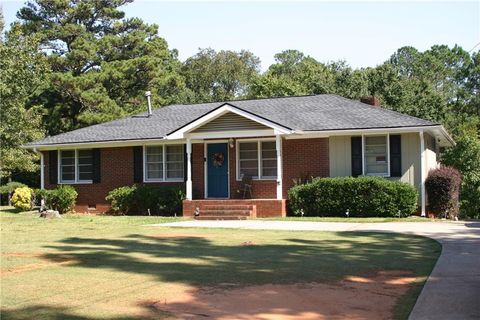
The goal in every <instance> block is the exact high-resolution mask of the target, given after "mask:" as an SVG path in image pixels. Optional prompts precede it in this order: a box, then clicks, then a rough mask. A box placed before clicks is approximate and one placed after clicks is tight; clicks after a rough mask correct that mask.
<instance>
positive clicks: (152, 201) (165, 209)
mask: <svg viewBox="0 0 480 320" xmlns="http://www.w3.org/2000/svg"><path fill="white" fill-rule="evenodd" d="M105 199H106V200H107V201H109V202H110V205H111V212H112V213H114V214H126V215H146V214H148V213H149V212H148V211H149V210H150V214H151V215H168V216H173V215H175V214H177V215H180V214H181V212H182V201H183V199H185V192H184V191H183V188H180V187H174V186H161V187H152V186H137V185H133V186H125V187H120V188H116V189H114V190H112V191H110V192H109V193H108V195H107V197H106V198H105Z"/></svg>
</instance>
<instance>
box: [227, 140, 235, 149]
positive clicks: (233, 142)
mask: <svg viewBox="0 0 480 320" xmlns="http://www.w3.org/2000/svg"><path fill="white" fill-rule="evenodd" d="M228 145H229V146H230V148H231V149H233V147H234V146H235V141H234V140H233V138H230V139H228Z"/></svg>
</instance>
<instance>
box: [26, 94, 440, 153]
mask: <svg viewBox="0 0 480 320" xmlns="http://www.w3.org/2000/svg"><path fill="white" fill-rule="evenodd" d="M224 103H225V102H214V103H200V104H190V105H169V106H166V107H163V108H159V109H156V110H154V111H153V115H152V116H151V117H146V113H142V114H139V115H135V116H130V117H127V118H123V119H119V120H115V121H110V122H106V123H102V124H97V125H93V126H89V127H86V128H82V129H77V130H73V131H71V132H67V133H63V134H59V135H56V136H51V137H47V138H45V139H43V140H39V141H35V142H31V143H29V144H27V146H29V145H30V146H31V145H37V146H38V145H54V144H65V143H67V144H69V143H81V142H82V143H85V142H102V141H125V140H140V139H159V138H163V137H164V136H165V135H167V134H169V133H171V132H172V131H174V130H176V129H178V128H180V127H182V126H184V125H186V124H188V123H189V122H191V121H193V120H196V119H197V118H199V117H201V116H203V115H204V114H206V113H207V112H209V111H212V110H213V109H215V108H217V107H220V106H221V105H223V104H224ZM228 103H229V104H230V105H233V106H236V107H238V108H241V109H243V110H245V111H248V112H251V113H254V114H256V115H258V116H260V117H263V118H266V119H268V120H270V121H273V122H276V123H277V124H280V125H282V126H284V127H287V128H289V129H292V130H302V131H326V130H346V129H371V128H398V127H413V126H432V125H436V124H435V123H432V122H430V121H427V120H423V119H419V118H415V117H411V116H408V115H405V114H401V113H398V112H394V111H391V110H386V109H383V108H378V107H373V106H370V105H368V104H364V103H361V102H359V101H355V100H350V99H346V98H343V97H340V96H336V95H332V94H322V95H314V96H301V97H284V98H270V99H257V100H238V101H229V102H228Z"/></svg>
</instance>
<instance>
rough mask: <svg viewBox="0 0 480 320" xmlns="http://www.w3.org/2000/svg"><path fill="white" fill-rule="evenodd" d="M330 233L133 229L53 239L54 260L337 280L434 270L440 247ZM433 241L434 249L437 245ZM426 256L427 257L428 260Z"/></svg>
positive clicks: (195, 274) (281, 279) (180, 272)
mask: <svg viewBox="0 0 480 320" xmlns="http://www.w3.org/2000/svg"><path fill="white" fill-rule="evenodd" d="M337 235H338V236H340V237H341V238H340V239H339V238H336V239H330V240H305V239H297V238H292V239H286V240H284V239H282V240H283V241H286V243H285V242H284V243H280V244H272V243H269V244H253V245H242V243H238V244H227V245H225V244H221V243H218V242H215V241H212V240H210V239H207V238H201V237H179V238H174V237H169V238H161V237H155V236H145V235H138V234H132V235H129V236H126V237H124V238H121V239H90V238H67V239H64V240H63V241H62V243H61V244H60V245H56V246H49V248H53V249H55V250H56V251H57V252H58V253H51V254H46V255H44V256H43V258H45V259H48V260H50V261H59V259H60V260H63V261H65V260H71V261H72V264H69V267H71V266H80V267H86V268H96V269H98V268H106V269H114V270H118V271H122V272H131V273H133V274H147V275H152V276H155V277H157V278H158V280H160V281H169V282H181V283H187V284H192V285H219V284H224V283H236V284H245V285H248V284H266V283H298V282H310V281H325V280H338V279H341V278H343V277H344V276H345V275H362V274H365V273H367V272H371V271H372V270H378V269H397V270H400V269H403V270H405V269H409V270H412V271H414V272H415V274H416V276H428V274H429V273H430V271H431V269H432V267H433V264H434V263H435V261H436V258H437V257H438V255H439V252H440V246H438V245H437V244H436V243H435V244H432V242H433V240H430V239H426V238H421V237H411V236H404V235H394V234H379V233H362V234H359V233H353V232H340V233H337ZM248 238H249V239H245V240H252V241H255V233H252V234H249V235H248ZM432 247H433V248H435V250H432ZM425 262H427V263H425Z"/></svg>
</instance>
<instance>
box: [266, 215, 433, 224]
mask: <svg viewBox="0 0 480 320" xmlns="http://www.w3.org/2000/svg"><path fill="white" fill-rule="evenodd" d="M262 220H270V221H313V222H355V223H379V222H431V221H433V220H432V219H427V218H425V217H418V216H410V217H406V218H391V217H386V218H377V217H370V218H346V217H281V218H267V219H262Z"/></svg>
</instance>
